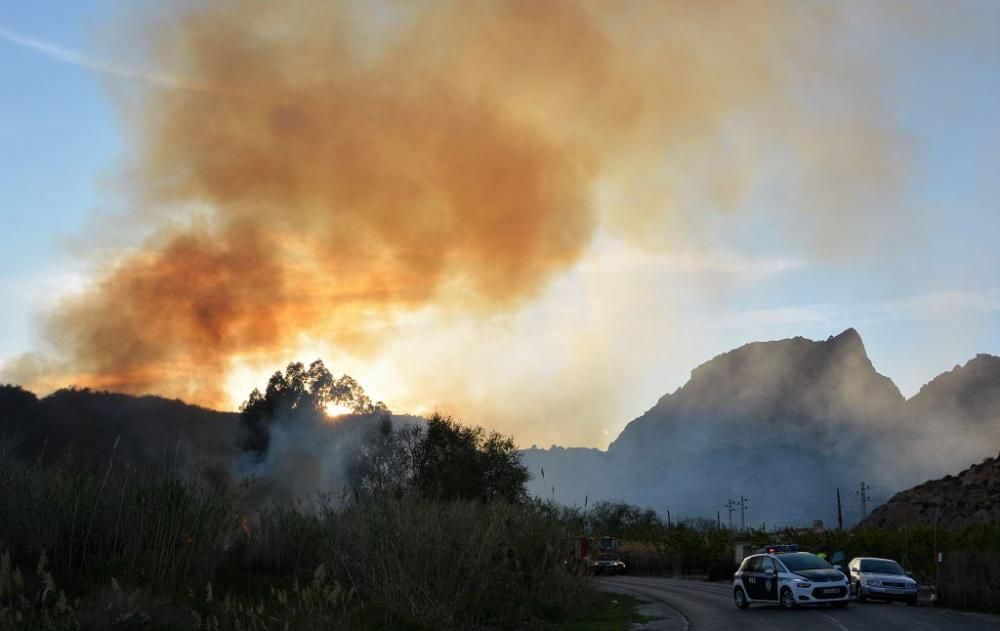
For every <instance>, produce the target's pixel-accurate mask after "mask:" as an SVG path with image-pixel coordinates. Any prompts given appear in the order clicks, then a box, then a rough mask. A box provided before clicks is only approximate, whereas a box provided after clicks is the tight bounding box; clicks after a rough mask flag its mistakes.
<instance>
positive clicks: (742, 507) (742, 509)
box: [739, 495, 750, 531]
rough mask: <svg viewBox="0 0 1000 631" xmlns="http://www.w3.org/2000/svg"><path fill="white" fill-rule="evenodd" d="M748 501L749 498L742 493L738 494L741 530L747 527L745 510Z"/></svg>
mask: <svg viewBox="0 0 1000 631" xmlns="http://www.w3.org/2000/svg"><path fill="white" fill-rule="evenodd" d="M748 501H750V498H748V497H743V496H742V495H740V504H739V506H740V530H742V531H746V529H747V527H746V512H747V502H748Z"/></svg>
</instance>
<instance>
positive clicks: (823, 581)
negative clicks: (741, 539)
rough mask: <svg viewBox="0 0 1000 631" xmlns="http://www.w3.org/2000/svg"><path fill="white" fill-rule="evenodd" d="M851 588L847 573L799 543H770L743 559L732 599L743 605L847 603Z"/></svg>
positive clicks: (735, 579) (789, 606) (734, 583)
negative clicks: (805, 549)
mask: <svg viewBox="0 0 1000 631" xmlns="http://www.w3.org/2000/svg"><path fill="white" fill-rule="evenodd" d="M850 599H851V592H850V589H849V588H848V583H847V577H846V576H844V574H843V573H842V572H841V571H840V570H837V569H834V567H833V566H832V565H830V564H829V563H827V562H826V561H824V560H823V559H821V558H820V557H818V556H816V555H815V554H811V553H809V552H799V548H798V546H794V545H788V546H767V547H766V548H765V549H764V552H763V553H762V554H753V555H750V556H748V557H747V558H745V559H743V564H742V565H740V569H739V570H737V572H736V574H734V575H733V600H734V602H735V603H736V606H737V607H739V608H740V609H746V608H747V607H749V606H750V605H751V604H756V603H761V604H771V605H773V604H780V605H781V606H782V607H783V608H784V609H794V608H795V607H797V606H799V605H821V604H830V605H832V606H834V607H846V606H847V603H849V602H850Z"/></svg>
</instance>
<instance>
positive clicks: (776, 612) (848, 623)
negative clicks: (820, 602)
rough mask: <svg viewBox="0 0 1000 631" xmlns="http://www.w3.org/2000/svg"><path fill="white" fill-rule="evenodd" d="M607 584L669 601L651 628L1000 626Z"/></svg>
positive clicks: (669, 586)
mask: <svg viewBox="0 0 1000 631" xmlns="http://www.w3.org/2000/svg"><path fill="white" fill-rule="evenodd" d="M598 581H599V583H600V585H601V587H602V588H604V589H607V590H609V591H617V592H622V593H626V594H631V595H633V596H636V597H639V598H641V599H645V600H650V601H653V602H655V603H659V604H661V605H667V606H668V607H669V608H670V609H672V610H673V613H674V615H673V616H670V615H668V616H667V618H666V620H664V621H663V622H662V623H660V624H659V625H657V626H654V627H650V628H657V629H669V630H671V631H673V630H676V631H684V630H686V629H691V630H694V631H701V630H702V629H740V631H751V630H756V629H761V630H765V629H766V630H769V629H779V630H785V629H787V630H792V629H817V630H824V629H830V630H833V631H867V630H869V629H870V630H872V631H896V630H898V631H938V630H942V631H943V630H948V631H951V630H954V629H961V630H962V631H980V630H983V629H991V630H994V631H995V630H997V629H1000V617H997V616H986V615H981V614H970V613H965V612H958V611H952V610H949V609H937V608H934V607H907V606H906V605H904V604H902V603H869V602H865V603H858V602H852V603H851V604H850V606H848V607H847V608H845V609H832V608H829V607H819V608H814V607H802V608H799V609H795V610H792V611H785V610H783V609H781V608H780V607H778V606H777V605H774V606H771V605H752V606H751V607H750V609H748V610H745V611H741V610H739V609H737V608H736V605H734V604H733V597H732V588H731V587H730V586H729V585H727V584H723V583H706V582H702V581H687V580H682V579H672V578H655V577H645V576H614V577H601V578H599V579H598Z"/></svg>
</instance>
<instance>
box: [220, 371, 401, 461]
mask: <svg viewBox="0 0 1000 631" xmlns="http://www.w3.org/2000/svg"><path fill="white" fill-rule="evenodd" d="M330 403H337V404H341V405H346V406H347V407H349V408H350V409H351V410H352V411H353V412H354V413H355V414H385V413H388V411H389V410H388V408H386V406H385V404H384V403H382V402H381V401H379V402H377V403H372V400H371V399H370V398H369V397H368V395H367V394H365V391H364V389H363V388H362V387H361V386H360V385H359V384H358V382H357V381H355V380H354V379H352V378H351V377H350V376H348V375H342V376H340V377H334V376H333V374H332V373H331V372H330V371H329V370H328V369H327V368H326V366H325V365H324V364H323V362H322V361H321V360H318V359H317V360H316V361H314V362H313V363H312V364H310V365H309V368H308V369H306V367H305V366H304V365H303V364H302V363H300V362H293V363H291V364H288V367H287V368H285V373H284V374H282V373H281V371H278V372H276V373H274V374H273V375H271V378H270V379H269V380H268V382H267V388H266V389H265V390H264V393H263V394H262V393H261V392H260V390H258V389H256V388H254V390H253V392H251V393H250V396H249V398H248V399H247V400H246V401H245V402H244V403H243V405H241V406H240V424H241V426H242V428H243V435H242V439H241V445H240V446H241V447H242V448H243V449H244V450H245V451H252V452H254V453H256V454H257V455H258V456H259V455H261V454H263V453H264V452H265V451H267V447H268V445H269V444H270V440H271V432H270V425H271V424H272V423H276V422H294V421H296V420H299V421H304V422H309V421H315V420H317V419H321V418H322V417H324V416H325V407H326V406H327V405H328V404H330Z"/></svg>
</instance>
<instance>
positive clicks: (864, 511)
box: [854, 481, 872, 521]
mask: <svg viewBox="0 0 1000 631" xmlns="http://www.w3.org/2000/svg"><path fill="white" fill-rule="evenodd" d="M871 490H872V487H871V486H870V485H868V484H865V483H864V481H862V482H861V486H860V487H859V488H858V490H857V491H855V492H854V494H855V495H857V496H858V497H860V498H861V521H864V520H865V518H866V517H868V502H870V501H871V500H872V496H871V495H869V494H868V491H871Z"/></svg>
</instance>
